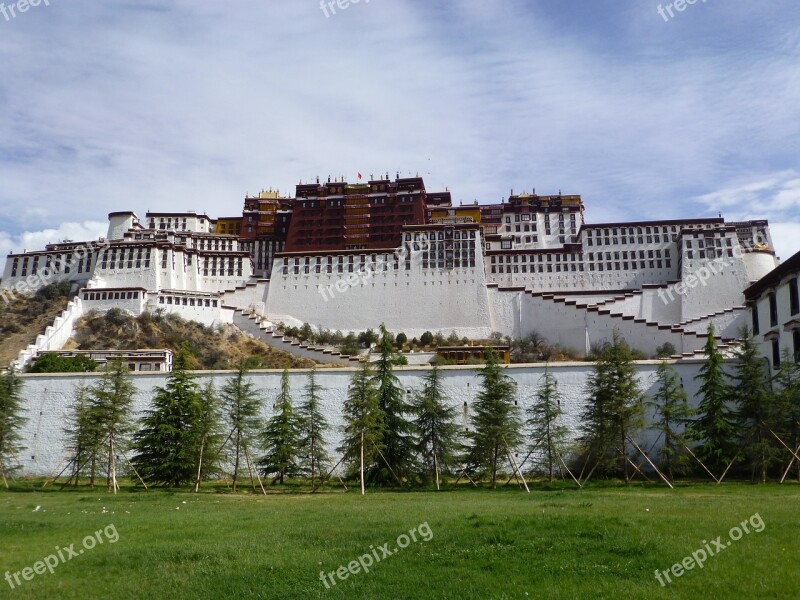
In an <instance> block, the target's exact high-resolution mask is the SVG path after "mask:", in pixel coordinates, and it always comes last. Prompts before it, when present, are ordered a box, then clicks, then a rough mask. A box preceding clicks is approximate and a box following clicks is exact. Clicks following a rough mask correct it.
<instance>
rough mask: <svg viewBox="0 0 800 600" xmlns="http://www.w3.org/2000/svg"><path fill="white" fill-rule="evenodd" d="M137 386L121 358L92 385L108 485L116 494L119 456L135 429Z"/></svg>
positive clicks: (108, 366)
mask: <svg viewBox="0 0 800 600" xmlns="http://www.w3.org/2000/svg"><path fill="white" fill-rule="evenodd" d="M135 394H136V387H135V386H134V385H133V382H132V381H131V378H130V373H129V371H128V368H127V367H126V366H125V364H124V363H123V362H122V361H120V360H115V361H110V362H109V363H108V365H107V366H106V371H105V374H104V375H103V376H102V378H101V379H100V381H98V382H97V384H96V385H94V386H92V388H91V392H90V397H91V406H90V408H89V411H90V414H91V416H92V418H93V419H94V420H95V426H96V428H97V434H98V437H99V438H100V439H101V440H102V442H100V444H101V445H102V446H103V452H104V454H105V463H106V464H105V466H106V469H107V473H108V476H107V479H106V484H107V488H108V491H109V492H112V491H113V492H114V493H115V494H116V493H117V490H118V489H119V485H118V484H117V455H116V453H117V452H118V451H121V450H122V449H123V448H124V447H125V445H126V444H127V443H128V441H129V439H128V437H129V435H130V433H131V431H132V430H133V424H132V421H131V408H132V406H133V397H134V396H135Z"/></svg>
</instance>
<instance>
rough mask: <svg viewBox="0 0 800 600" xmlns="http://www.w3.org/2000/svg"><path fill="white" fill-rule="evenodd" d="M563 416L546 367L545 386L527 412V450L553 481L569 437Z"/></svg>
mask: <svg viewBox="0 0 800 600" xmlns="http://www.w3.org/2000/svg"><path fill="white" fill-rule="evenodd" d="M563 414H564V411H563V410H562V408H561V392H560V391H559V390H558V381H557V380H556V378H555V377H554V376H553V374H552V373H551V372H550V371H549V370H548V369H547V368H545V371H544V375H543V376H542V383H541V385H540V386H539V389H538V390H537V392H536V395H535V396H534V397H533V403H532V404H531V406H530V408H529V409H528V420H527V422H526V426H527V428H528V431H529V434H530V444H529V448H528V450H529V451H530V452H531V454H532V455H533V456H535V457H536V458H535V459H534V464H535V465H537V464H538V467H539V468H540V469H541V470H542V471H544V472H545V473H547V476H548V477H549V479H550V481H553V477H554V472H555V466H556V465H557V464H558V462H559V457H560V456H562V455H563V454H564V451H565V449H566V444H567V435H568V434H569V429H568V428H567V427H565V426H564V424H563Z"/></svg>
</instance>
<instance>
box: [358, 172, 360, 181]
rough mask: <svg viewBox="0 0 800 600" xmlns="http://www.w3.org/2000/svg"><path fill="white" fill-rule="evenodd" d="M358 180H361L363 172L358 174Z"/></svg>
mask: <svg viewBox="0 0 800 600" xmlns="http://www.w3.org/2000/svg"><path fill="white" fill-rule="evenodd" d="M358 180H359V181H361V173H359V174H358Z"/></svg>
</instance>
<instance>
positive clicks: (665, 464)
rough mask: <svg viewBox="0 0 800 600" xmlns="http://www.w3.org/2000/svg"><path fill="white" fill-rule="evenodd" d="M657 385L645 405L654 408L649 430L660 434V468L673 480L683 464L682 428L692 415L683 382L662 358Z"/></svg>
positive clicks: (683, 428) (657, 372)
mask: <svg viewBox="0 0 800 600" xmlns="http://www.w3.org/2000/svg"><path fill="white" fill-rule="evenodd" d="M656 384H657V386H658V388H657V389H656V393H655V394H654V395H653V398H652V399H651V400H648V401H647V402H646V404H647V405H648V406H650V407H651V408H652V409H653V412H654V415H653V421H652V424H651V429H654V430H655V431H658V432H659V433H660V434H661V435H662V436H663V438H664V439H663V441H662V444H661V448H660V449H659V452H658V454H659V458H660V460H659V462H660V463H661V465H660V466H661V470H662V471H664V472H666V474H667V476H668V477H669V478H670V479H672V480H674V479H675V474H676V473H677V472H679V471H680V469H681V467H683V466H684V465H685V463H686V460H685V459H686V452H685V450H684V447H685V446H686V439H685V437H686V436H685V431H684V430H685V427H686V424H687V423H688V422H689V421H690V418H691V416H692V414H693V411H692V409H691V408H689V404H688V398H687V395H686V392H685V391H684V389H683V383H682V382H681V378H680V376H679V375H678V372H677V371H676V370H675V367H673V366H672V365H670V364H669V363H667V361H662V362H661V364H660V365H658V369H657V370H656Z"/></svg>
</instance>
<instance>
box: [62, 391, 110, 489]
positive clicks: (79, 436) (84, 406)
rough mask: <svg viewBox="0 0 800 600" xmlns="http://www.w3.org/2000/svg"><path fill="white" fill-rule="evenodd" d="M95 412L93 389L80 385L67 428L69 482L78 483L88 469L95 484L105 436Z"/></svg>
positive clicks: (65, 432) (90, 480) (91, 482)
mask: <svg viewBox="0 0 800 600" xmlns="http://www.w3.org/2000/svg"><path fill="white" fill-rule="evenodd" d="M97 425H98V424H97V419H96V418H95V416H94V414H93V411H92V400H91V388H89V387H88V386H86V385H83V384H81V385H79V386H77V388H76V390H75V401H74V402H73V403H72V405H71V406H70V411H69V414H68V415H67V423H66V426H65V428H64V435H65V437H66V440H65V446H66V449H67V451H68V452H69V453H70V454H71V461H72V463H71V468H72V470H71V472H70V478H69V480H68V481H67V483H70V482H73V481H74V485H76V486H77V485H78V482H79V479H80V476H81V473H83V472H84V470H85V469H86V468H87V467H88V468H89V478H90V479H89V483H90V485H91V486H92V487H94V480H95V476H96V474H97V464H98V462H99V460H98V459H99V454H100V451H101V446H102V444H103V438H102V436H101V435H100V430H99V428H98V426H97Z"/></svg>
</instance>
